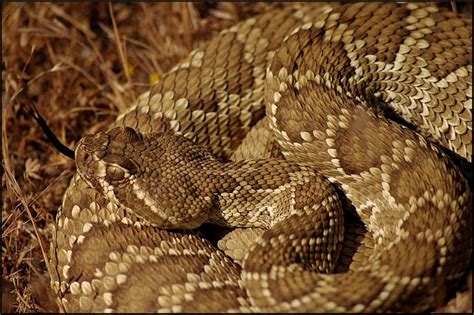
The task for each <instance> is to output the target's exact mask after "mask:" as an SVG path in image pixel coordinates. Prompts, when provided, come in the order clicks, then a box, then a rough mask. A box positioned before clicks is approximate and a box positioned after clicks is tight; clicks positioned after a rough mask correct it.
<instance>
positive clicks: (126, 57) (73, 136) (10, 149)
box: [1, 2, 472, 313]
mask: <svg viewBox="0 0 474 315" xmlns="http://www.w3.org/2000/svg"><path fill="white" fill-rule="evenodd" d="M283 5H288V4H277V3H256V4H252V3H219V4H204V3H184V2H180V3H162V2H160V3H133V4H124V3H116V4H113V5H109V4H108V3H66V4H57V3H56V4H55V3H8V4H4V3H2V44H3V45H2V57H3V58H2V82H3V84H2V118H3V119H2V161H3V163H2V166H1V167H2V205H3V210H2V313H5V312H37V311H42V312H51V311H57V310H58V307H57V305H56V303H55V300H54V296H52V293H51V291H50V289H49V275H48V270H47V266H46V264H45V259H47V253H48V248H49V239H50V229H51V225H52V224H54V218H55V216H56V211H57V209H58V207H59V205H60V204H61V200H62V195H63V193H64V191H65V189H66V187H67V185H68V182H69V180H70V179H71V177H72V175H73V174H74V172H75V167H74V163H73V161H71V160H68V159H67V158H65V157H64V156H62V155H61V154H60V153H58V152H57V151H56V149H54V147H53V146H52V145H51V144H50V143H49V141H48V140H47V139H46V137H45V136H44V134H43V133H42V131H41V129H40V128H39V126H38V125H37V124H36V123H35V121H34V120H33V119H32V117H31V116H29V115H28V114H27V113H26V111H25V109H24V106H23V105H22V103H21V102H20V98H19V97H18V95H19V93H20V92H22V91H23V93H25V94H27V95H28V96H29V97H30V99H31V100H32V101H33V102H34V103H35V104H36V106H37V108H38V110H39V112H40V113H41V114H42V116H43V117H44V119H45V120H46V121H47V123H48V124H49V126H50V128H51V129H52V130H53V131H54V133H55V134H56V135H57V136H58V138H59V139H60V140H61V141H62V142H63V143H65V144H66V145H67V146H68V147H70V148H74V147H75V144H76V143H77V141H78V140H79V139H80V138H81V136H82V135H84V134H89V133H93V132H95V131H98V130H100V129H103V128H105V127H106V126H107V125H108V124H110V123H111V122H112V121H113V120H114V119H115V117H116V116H117V114H118V113H119V112H121V111H123V110H124V109H125V108H126V107H127V106H128V105H129V104H131V103H132V102H133V101H134V100H135V98H136V97H137V96H138V95H139V94H140V93H142V92H144V91H146V90H147V89H148V88H149V86H150V84H153V83H154V82H157V81H158V80H159V79H160V77H161V76H162V75H163V74H164V73H165V72H166V71H167V70H168V69H170V68H171V67H172V66H173V65H174V64H176V63H177V62H178V61H179V60H181V59H182V58H183V57H185V56H186V55H187V54H188V53H189V52H190V51H191V50H192V49H193V48H195V47H197V46H199V45H201V44H202V43H203V42H205V41H206V40H207V39H209V38H210V37H211V36H212V35H213V34H215V33H216V32H218V31H219V30H221V29H223V28H225V27H228V26H230V25H232V24H234V23H235V22H237V21H239V20H241V19H244V18H246V17H249V16H251V15H255V14H257V13H259V12H263V11H267V10H268V9H269V8H272V7H278V6H283ZM443 5H445V6H447V7H449V8H450V9H452V10H459V11H466V12H470V11H471V8H470V5H467V6H466V5H463V4H458V5H456V6H454V7H453V6H451V5H450V4H449V3H446V4H443ZM466 279H467V280H466V281H465V283H463V284H462V285H460V287H459V289H458V291H457V292H452V293H451V297H452V299H451V300H450V301H449V302H448V303H447V304H446V305H444V306H440V307H438V308H437V309H435V311H439V312H448V311H449V312H471V313H472V302H471V298H472V272H471V273H470V274H469V276H468V277H466Z"/></svg>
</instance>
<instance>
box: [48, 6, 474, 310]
mask: <svg viewBox="0 0 474 315" xmlns="http://www.w3.org/2000/svg"><path fill="white" fill-rule="evenodd" d="M471 30H472V22H471V19H470V18H467V17H463V16H461V15H456V14H454V13H451V12H447V11H442V10H441V11H440V9H439V8H437V7H435V6H432V5H429V4H415V3H410V4H395V3H390V4H383V3H370V4H369V3H367V4H343V5H339V4H322V3H318V4H314V5H303V6H296V7H294V8H293V7H292V8H287V9H282V10H278V11H275V12H267V13H265V14H262V15H260V16H257V17H253V18H250V19H248V20H246V21H243V22H241V23H239V24H236V25H235V26H233V27H231V28H230V29H227V30H224V31H222V32H221V33H220V34H219V35H218V36H216V37H215V38H213V39H212V40H211V41H210V42H209V43H208V44H207V45H206V46H205V47H204V48H199V49H196V50H194V51H193V52H192V53H191V54H190V56H189V57H188V58H187V59H186V60H184V61H183V62H181V63H179V64H178V65H177V66H176V67H174V68H173V69H172V70H171V71H170V72H169V73H167V74H166V75H165V76H164V78H163V79H162V81H161V82H160V83H159V84H157V85H155V86H154V87H153V88H152V89H151V91H149V92H147V93H145V94H143V95H141V96H140V97H139V98H138V100H137V102H136V104H134V105H133V106H132V107H131V108H130V109H129V110H127V111H126V112H125V113H123V114H122V115H120V116H119V117H118V119H117V121H116V123H115V124H114V126H111V128H110V129H109V131H108V132H104V133H98V134H96V135H91V136H86V137H84V138H83V139H82V140H81V142H80V143H79V144H78V146H77V148H76V163H77V168H78V173H79V175H80V176H75V177H74V178H73V180H72V182H71V185H70V187H69V188H68V190H67V192H66V194H65V197H64V201H63V205H62V207H61V209H60V211H59V214H58V218H57V226H56V228H55V231H54V239H53V241H52V246H51V262H50V263H51V266H52V270H53V279H52V287H53V288H54V290H55V291H56V292H57V294H58V296H59V298H60V300H61V302H62V304H63V305H64V307H65V309H66V310H68V311H129V312H133V311H164V312H186V311H207V312H209V311H213V312H220V311H314V312H317V311H320V312H323V311H339V312H345V311H352V312H360V311H365V312H369V311H387V310H390V311H407V310H410V311H419V310H425V309H428V308H430V307H432V306H433V305H434V304H435V301H436V299H437V298H438V297H439V296H440V294H442V292H443V289H444V288H446V287H449V286H450V285H452V284H453V283H455V281H456V280H457V279H459V278H460V277H461V275H462V274H463V272H465V270H466V268H467V264H468V260H469V257H470V253H471V229H472V226H471V200H472V197H471V192H470V188H469V186H468V185H467V181H466V180H465V178H464V177H463V175H462V174H461V170H460V169H459V167H457V166H456V165H455V164H454V162H452V160H451V158H449V157H448V156H447V153H446V152H445V151H447V150H449V151H452V152H454V153H455V154H456V155H458V156H460V157H462V158H464V159H466V160H467V161H469V163H470V162H471V150H472V145H471V132H472V113H471V107H472V80H471V76H472V61H471V58H472V50H471V45H472V39H471V36H472V35H471V32H472V31H471ZM265 114H266V115H265ZM264 115H265V118H263V119H262V117H263V116H264ZM394 115H398V116H399V117H401V118H402V119H403V120H404V121H405V123H404V125H403V124H398V123H396V122H395V121H396V120H397V119H396V118H393V117H395V116H394ZM398 120H399V121H401V119H398ZM125 126H127V128H124V127H125ZM407 126H409V127H410V128H408V127H407ZM128 127H130V128H128ZM432 142H433V143H434V144H433V143H432ZM446 149H447V150H446ZM229 159H230V160H229ZM232 160H233V161H232ZM344 196H346V199H345V197H344ZM340 198H342V199H340ZM350 209H352V210H354V209H355V211H351V210H350ZM203 222H211V223H217V224H219V225H224V226H232V227H256V228H262V229H266V231H264V232H259V234H255V235H258V237H257V236H255V237H254V239H253V241H252V242H251V243H252V244H251V248H250V249H249V253H248V254H247V255H246V256H245V257H244V258H243V263H242V268H241V267H240V265H239V264H237V263H236V262H233V261H232V259H231V258H229V257H228V256H227V255H225V254H224V253H223V252H222V251H221V250H219V249H217V248H216V247H215V246H214V245H213V244H212V243H211V242H210V241H208V240H207V239H205V238H204V237H203V235H202V234H200V233H196V232H195V231H194V230H190V229H194V228H197V227H198V226H200V225H201V224H202V223H203ZM226 237H227V236H226ZM250 238H253V236H251V237H250ZM235 242H238V240H237V241H234V243H235ZM234 243H232V242H230V241H229V244H234ZM249 246H250V245H249ZM224 247H225V246H224ZM230 247H232V246H230V245H229V246H227V248H230Z"/></svg>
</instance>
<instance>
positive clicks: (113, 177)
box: [107, 166, 125, 181]
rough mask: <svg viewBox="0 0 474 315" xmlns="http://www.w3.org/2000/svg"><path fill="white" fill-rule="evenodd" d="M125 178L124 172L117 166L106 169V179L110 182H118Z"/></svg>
mask: <svg viewBox="0 0 474 315" xmlns="http://www.w3.org/2000/svg"><path fill="white" fill-rule="evenodd" d="M124 178H125V171H124V170H123V169H122V168H120V167H117V166H108V167H107V179H108V180H110V181H119V180H122V179H124Z"/></svg>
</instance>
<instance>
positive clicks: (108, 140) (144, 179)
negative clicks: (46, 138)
mask: <svg viewBox="0 0 474 315" xmlns="http://www.w3.org/2000/svg"><path fill="white" fill-rule="evenodd" d="M193 145H194V144H193V143H192V142H191V141H190V140H188V139H186V138H184V137H183V136H177V135H173V134H171V133H163V132H155V133H145V134H142V133H140V132H138V131H136V130H134V129H132V128H129V127H124V128H123V127H116V128H114V129H111V130H110V131H107V132H99V133H97V134H94V135H88V136H85V137H84V138H82V139H81V140H80V142H79V144H78V145H77V148H76V166H77V171H78V173H79V175H80V176H81V178H82V179H84V180H85V181H86V182H87V183H88V185H89V186H91V187H92V188H94V189H95V190H96V191H98V192H99V193H102V194H103V195H104V196H105V197H107V198H108V199H109V200H110V201H112V202H114V203H116V204H118V205H121V206H123V207H124V208H125V209H126V210H128V211H130V212H132V213H134V214H135V215H137V216H139V217H141V218H143V219H145V220H147V221H148V222H150V223H151V224H153V225H156V226H158V227H160V228H195V227H198V226H199V225H200V224H201V223H203V222H204V221H205V220H206V219H207V216H208V213H209V211H210V205H209V199H208V198H206V199H205V200H203V199H200V198H201V197H200V195H199V194H197V193H196V191H197V190H198V189H197V188H196V186H195V184H194V183H193V181H192V179H191V178H190V176H189V175H188V174H189V172H190V171H191V170H192V168H194V167H195V166H192V165H191V164H192V163H193V161H195V160H197V159H201V158H202V157H201V155H200V154H196V151H197V152H201V150H193V149H192V146H193ZM189 148H191V149H189ZM205 156H207V155H205ZM183 192H184V196H186V195H187V196H188V197H186V198H184V199H183V197H182V196H183ZM189 196H193V198H190V197H189ZM188 202H191V204H188ZM183 203H184V204H183ZM193 205H200V206H201V209H204V211H196V212H191V211H189V207H190V206H193Z"/></svg>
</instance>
